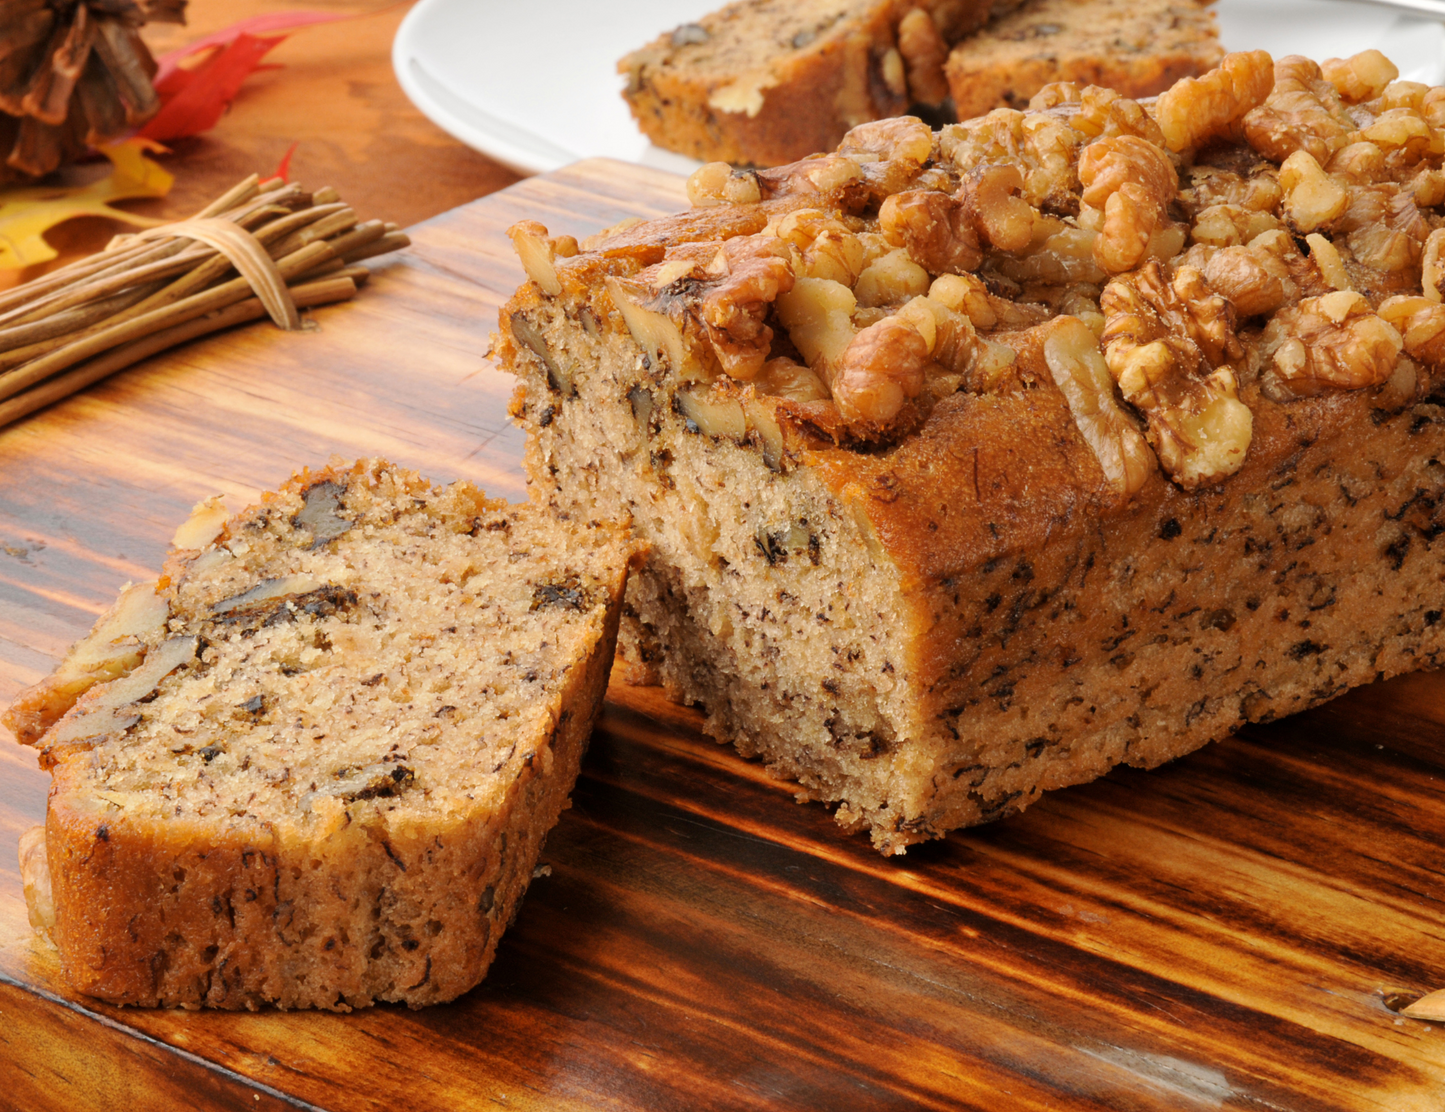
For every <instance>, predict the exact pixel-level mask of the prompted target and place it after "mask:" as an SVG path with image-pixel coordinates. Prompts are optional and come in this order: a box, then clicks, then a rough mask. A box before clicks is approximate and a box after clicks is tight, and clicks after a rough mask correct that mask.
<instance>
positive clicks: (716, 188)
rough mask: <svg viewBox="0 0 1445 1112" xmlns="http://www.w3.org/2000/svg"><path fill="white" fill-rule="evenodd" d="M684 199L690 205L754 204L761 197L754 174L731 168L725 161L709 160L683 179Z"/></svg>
mask: <svg viewBox="0 0 1445 1112" xmlns="http://www.w3.org/2000/svg"><path fill="white" fill-rule="evenodd" d="M687 199H688V200H689V201H690V202H692V205H693V207H694V208H710V207H711V206H713V205H755V204H757V203H758V202H759V201H761V200H762V199H763V194H762V190H761V189H760V188H759V186H758V175H757V174H756V173H755V172H754V171H752V170H734V169H733V168H732V167H731V166H729V165H728V164H727V163H726V162H709V163H708V164H707V165H705V166H701V167H699V168H698V169H696V170H694V171H693V172H692V175H691V176H690V177H689V178H688V179H687Z"/></svg>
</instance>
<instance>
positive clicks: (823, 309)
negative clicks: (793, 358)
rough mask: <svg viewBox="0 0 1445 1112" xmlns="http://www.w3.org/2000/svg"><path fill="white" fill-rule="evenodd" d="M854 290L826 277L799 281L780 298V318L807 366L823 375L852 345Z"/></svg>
mask: <svg viewBox="0 0 1445 1112" xmlns="http://www.w3.org/2000/svg"><path fill="white" fill-rule="evenodd" d="M857 305H858V299H857V298H856V297H854V296H853V291H852V290H850V289H849V288H848V287H847V286H845V285H842V284H841V283H839V282H832V281H829V280H828V279H826V278H799V279H798V280H797V281H796V282H795V283H794V284H793V288H792V289H791V290H789V291H788V292H787V293H784V294H781V295H779V297H778V319H779V320H781V321H782V322H783V327H785V328H786V329H787V330H788V336H789V337H790V338H791V339H792V341H793V344H794V346H796V347H797V349H798V351H799V352H800V353H801V354H802V356H803V358H804V359H805V360H807V362H808V366H809V367H811V368H812V369H813V370H814V371H819V372H821V371H822V370H823V368H824V367H825V366H826V365H827V364H829V363H834V362H836V361H837V360H838V357H839V356H841V355H842V354H843V349H844V348H846V347H847V346H848V345H849V344H850V343H852V342H853V336H854V334H855V333H856V331H857V330H856V329H855V328H854V327H853V310H854V309H855V308H856V307H857Z"/></svg>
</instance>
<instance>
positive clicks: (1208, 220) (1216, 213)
mask: <svg viewBox="0 0 1445 1112" xmlns="http://www.w3.org/2000/svg"><path fill="white" fill-rule="evenodd" d="M1278 227H1279V221H1278V220H1277V219H1275V217H1274V215H1273V214H1271V213H1269V212H1258V211H1256V210H1254V209H1250V208H1245V207H1244V206H1242V205H1228V204H1225V205H1210V206H1208V207H1207V208H1203V209H1200V211H1199V212H1198V213H1197V214H1196V215H1195V217H1194V225H1193V227H1191V228H1190V230H1189V236H1190V238H1191V239H1192V240H1194V242H1195V243H1207V244H1209V245H1210V246H1211V247H1237V246H1239V245H1241V244H1245V243H1248V242H1250V241H1251V240H1252V239H1254V238H1255V237H1256V236H1260V235H1263V234H1264V233H1265V232H1269V231H1273V230H1274V229H1275V228H1278Z"/></svg>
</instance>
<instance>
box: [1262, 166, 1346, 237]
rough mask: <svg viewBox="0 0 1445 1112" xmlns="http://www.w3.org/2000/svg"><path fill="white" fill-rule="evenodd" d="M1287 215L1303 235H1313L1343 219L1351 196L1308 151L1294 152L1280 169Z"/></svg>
mask: <svg viewBox="0 0 1445 1112" xmlns="http://www.w3.org/2000/svg"><path fill="white" fill-rule="evenodd" d="M1279 184H1280V188H1281V189H1283V190H1284V204H1285V211H1286V212H1287V213H1288V214H1289V218H1290V220H1291V222H1292V223H1293V224H1294V226H1295V227H1296V228H1298V229H1299V230H1300V231H1302V232H1313V231H1314V230H1315V229H1317V228H1320V227H1322V226H1323V225H1325V224H1328V223H1330V222H1331V221H1334V220H1338V219H1339V218H1340V217H1341V216H1343V215H1344V212H1345V208H1346V207H1347V206H1348V205H1349V203H1350V195H1349V194H1348V193H1347V192H1346V191H1345V188H1344V186H1342V185H1341V184H1340V183H1339V182H1337V181H1335V180H1334V179H1333V178H1331V177H1330V176H1329V175H1328V174H1326V173H1325V172H1324V170H1323V169H1322V168H1321V167H1320V164H1319V162H1318V161H1316V159H1315V156H1314V155H1312V154H1310V153H1309V152H1308V151H1303V150H1300V151H1295V152H1294V154H1292V155H1290V156H1289V157H1288V158H1287V159H1285V160H1284V164H1283V165H1281V166H1280V168H1279Z"/></svg>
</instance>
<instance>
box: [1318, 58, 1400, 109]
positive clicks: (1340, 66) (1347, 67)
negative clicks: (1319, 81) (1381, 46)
mask: <svg viewBox="0 0 1445 1112" xmlns="http://www.w3.org/2000/svg"><path fill="white" fill-rule="evenodd" d="M1320 74H1321V76H1323V77H1324V79H1325V80H1326V81H1328V82H1329V83H1330V84H1331V85H1333V86H1334V87H1335V88H1336V89H1338V90H1339V93H1340V96H1342V97H1344V99H1345V100H1348V101H1350V102H1352V103H1358V102H1359V101H1362V100H1372V99H1374V98H1375V97H1377V96H1379V95H1380V94H1381V93H1382V92H1384V91H1385V86H1386V85H1388V84H1389V83H1390V82H1391V81H1393V80H1395V78H1397V77H1399V76H1400V71H1399V70H1398V69H1396V68H1395V63H1393V62H1392V61H1390V59H1388V58H1386V57H1385V56H1384V55H1383V54H1381V53H1380V52H1379V51H1378V50H1362V51H1361V52H1360V53H1358V54H1356V55H1354V56H1353V57H1350V58H1326V59H1325V60H1324V61H1323V62H1321V63H1320Z"/></svg>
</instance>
